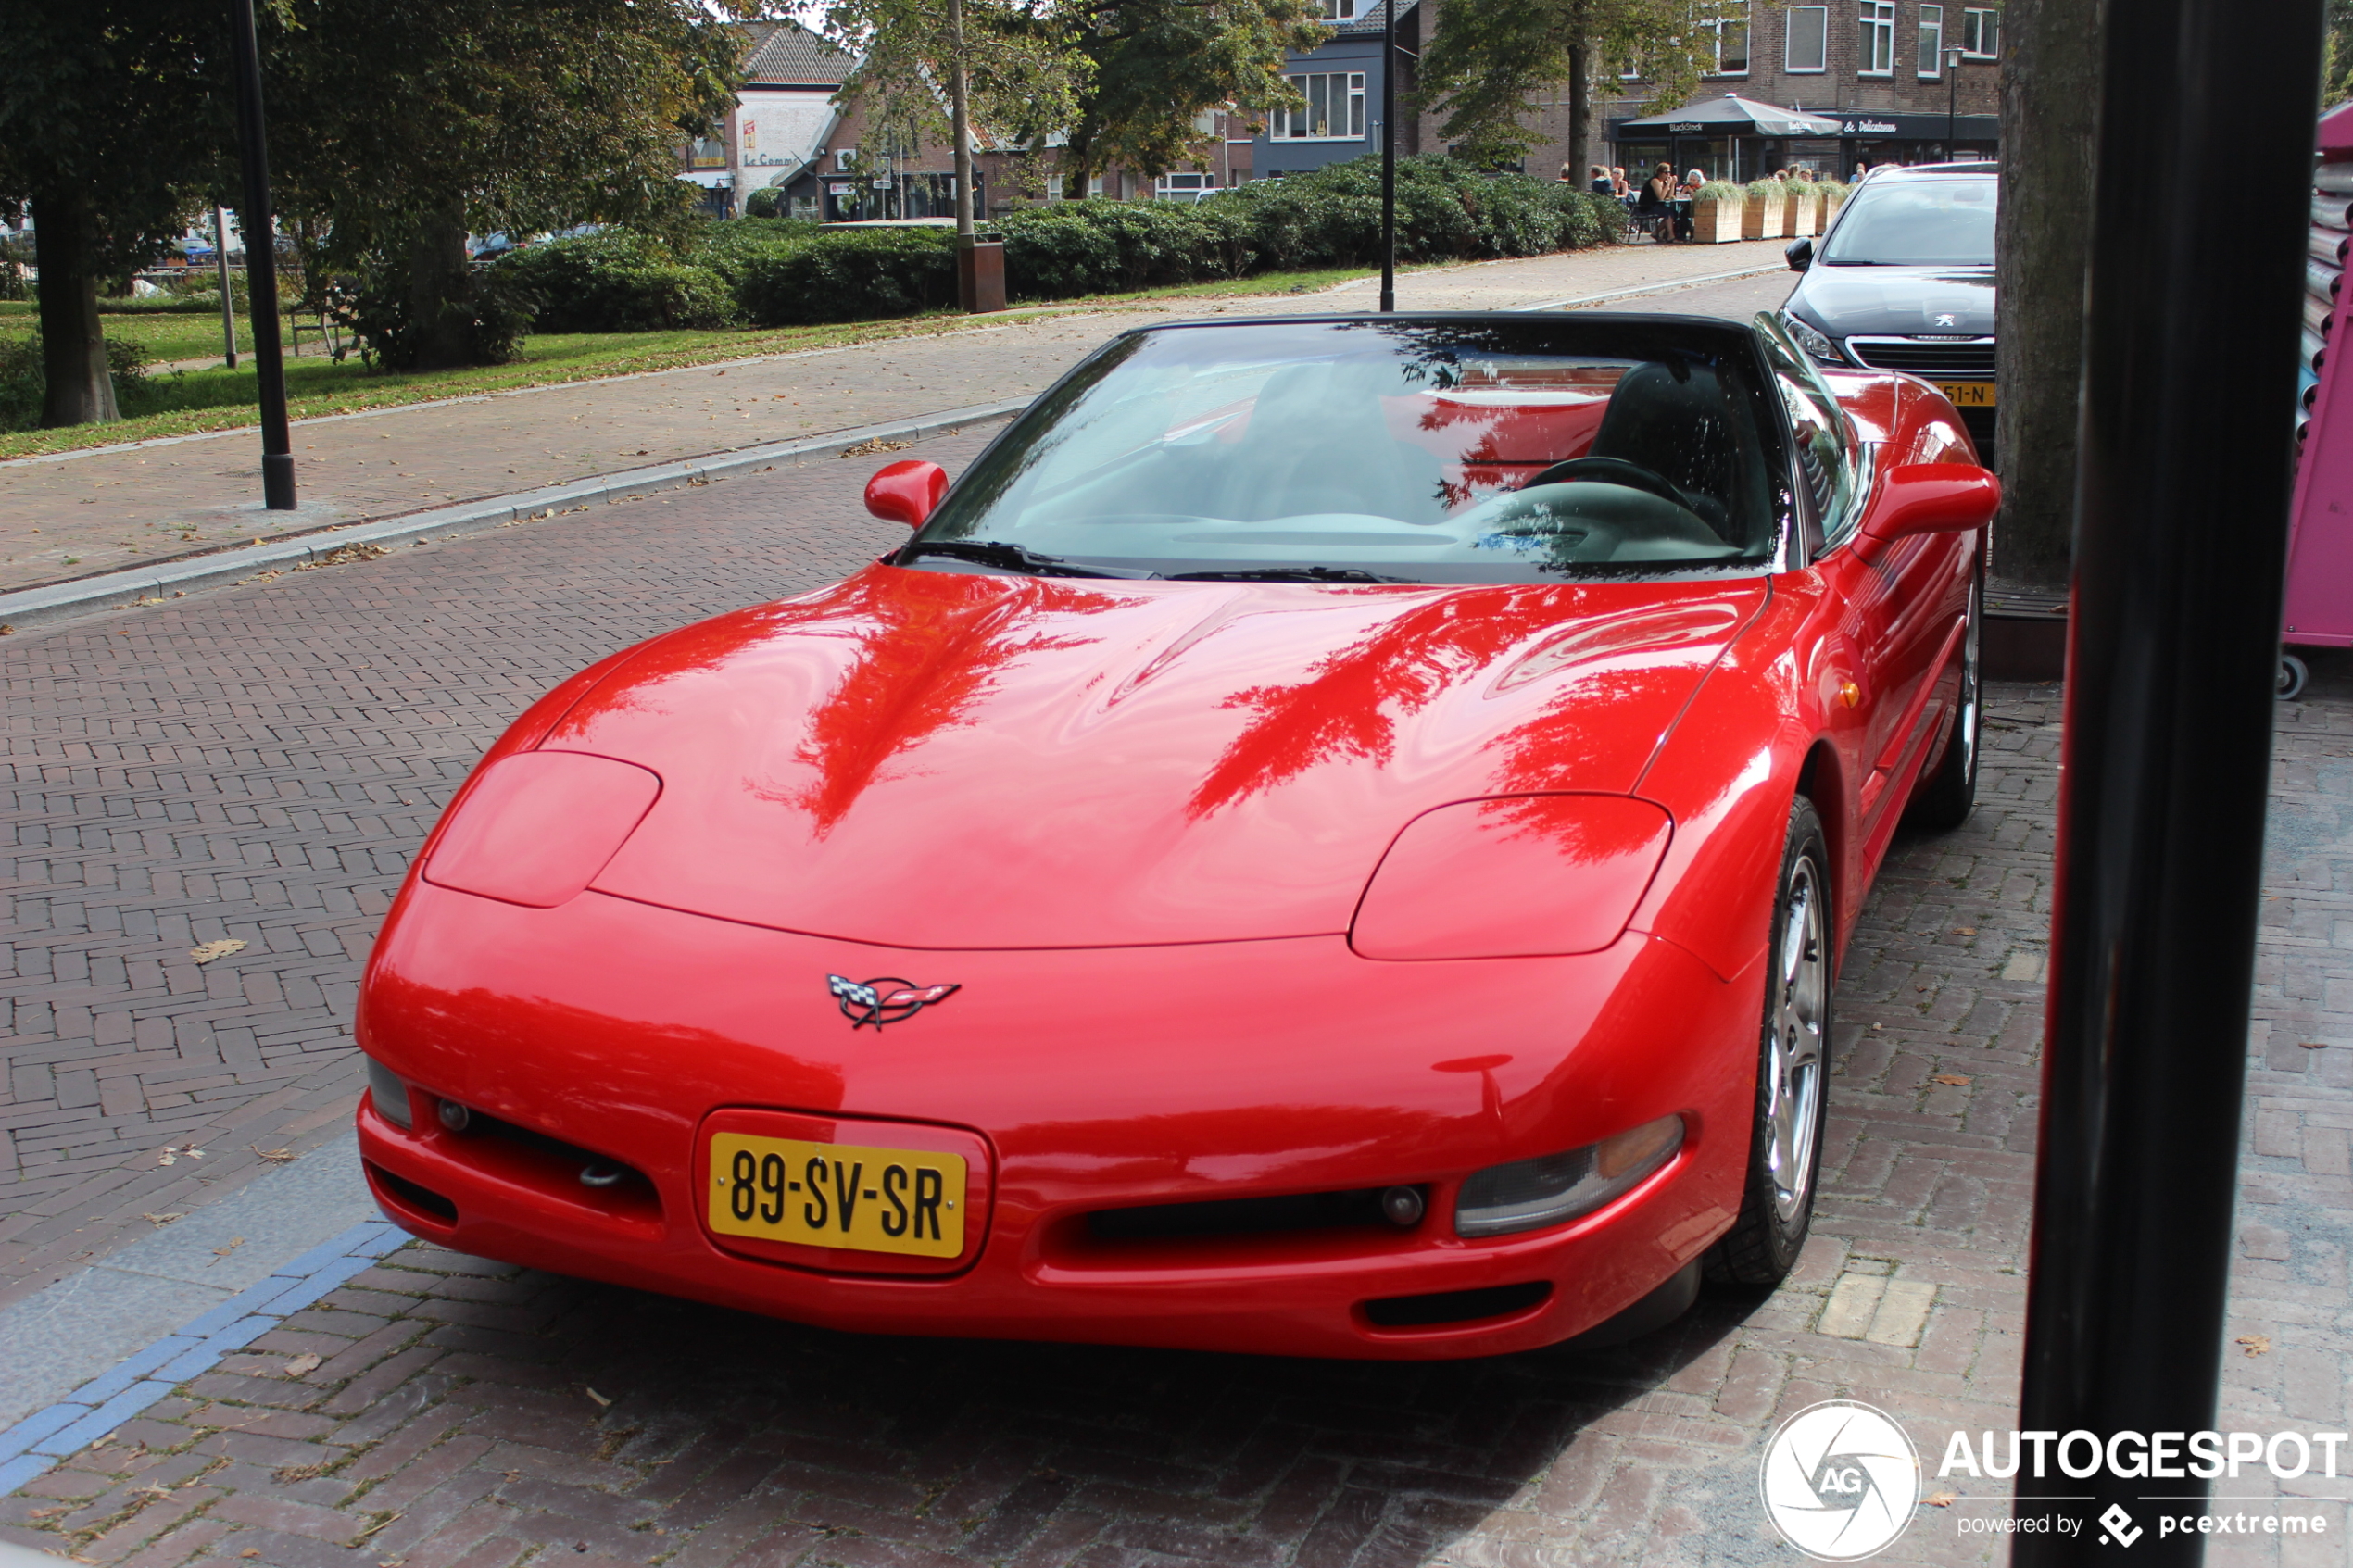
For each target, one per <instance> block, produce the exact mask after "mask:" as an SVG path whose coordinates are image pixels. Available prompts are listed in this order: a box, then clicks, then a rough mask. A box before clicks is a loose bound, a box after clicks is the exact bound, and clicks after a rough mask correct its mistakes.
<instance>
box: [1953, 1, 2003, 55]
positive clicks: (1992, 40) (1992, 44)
mask: <svg viewBox="0 0 2353 1568" xmlns="http://www.w3.org/2000/svg"><path fill="white" fill-rule="evenodd" d="M2001 52H2002V13H2001V12H1999V11H1990V10H1989V11H1981V10H1977V9H1974V8H1971V9H1969V10H1965V11H1963V12H1962V13H1961V53H1962V54H1964V55H1967V56H1969V58H1970V59H1972V60H1990V59H1992V58H1993V57H1994V56H1996V55H1998V54H2000V53H2001Z"/></svg>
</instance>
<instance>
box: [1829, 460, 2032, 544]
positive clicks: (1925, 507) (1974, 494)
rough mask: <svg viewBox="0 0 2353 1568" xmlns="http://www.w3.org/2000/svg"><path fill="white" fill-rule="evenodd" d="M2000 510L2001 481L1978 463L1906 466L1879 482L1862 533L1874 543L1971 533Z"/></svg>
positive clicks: (1891, 470)
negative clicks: (1876, 498)
mask: <svg viewBox="0 0 2353 1568" xmlns="http://www.w3.org/2000/svg"><path fill="white" fill-rule="evenodd" d="M2001 506H2002V482H2001V481H2000V480H1998V479H1996V478H1994V476H1993V475H1992V474H1991V473H1988V472H1987V471H1986V470H1983V469H1982V468H1978V467H1977V466H1975V465H1974V464H1970V463H1906V464H1904V465H1903V466H1902V467H1900V468H1894V469H1890V470H1888V472H1887V477H1886V478H1885V479H1884V480H1882V481H1881V488H1880V499H1879V503H1878V504H1877V505H1876V506H1874V507H1873V508H1871V511H1870V515H1869V517H1866V518H1865V519H1864V520H1863V527H1862V532H1863V533H1867V534H1869V536H1870V537H1872V538H1874V539H1905V538H1909V537H1910V536H1911V535H1913V534H1915V533H1971V532H1974V531H1975V530H1977V529H1980V528H1982V527H1984V526H1985V525H1986V524H1987V523H1989V522H1992V521H1994V513H1995V512H1996V511H1998V510H2000V509H2001Z"/></svg>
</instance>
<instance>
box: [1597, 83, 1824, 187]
mask: <svg viewBox="0 0 2353 1568" xmlns="http://www.w3.org/2000/svg"><path fill="white" fill-rule="evenodd" d="M1840 129H1841V127H1840V124H1839V122H1838V121H1837V120H1835V119H1831V118H1830V117H1829V116H1827V115H1818V114H1807V113H1806V112H1805V111H1803V110H1801V109H1784V108H1778V107H1775V106H1773V105H1771V104H1760V103H1758V102H1756V101H1755V99H1753V98H1743V97H1742V96H1741V95H1740V94H1737V93H1727V94H1724V95H1723V96H1722V97H1720V98H1710V99H1708V100H1707V101H1706V102H1705V103H1704V104H1686V105H1684V106H1683V107H1681V108H1680V109H1675V110H1672V111H1670V112H1668V113H1667V114H1654V115H1645V116H1643V117H1642V119H1629V120H1627V121H1625V122H1624V123H1623V124H1622V125H1621V126H1620V127H1619V133H1620V134H1627V133H1632V134H1635V135H1640V134H1641V133H1642V132H1651V133H1652V134H1654V135H1658V134H1664V135H1666V136H1667V137H1668V138H1669V139H1670V141H1671V140H1672V139H1674V138H1678V137H1683V136H1699V137H1705V138H1706V139H1708V140H1710V141H1713V140H1715V139H1716V138H1717V137H1719V136H1721V137H1725V138H1728V139H1729V138H1732V137H1739V136H1835V135H1837V134H1838V133H1839V131H1840ZM1734 145H1735V147H1736V148H1737V145H1738V144H1737V143H1735V144H1734ZM1739 161H1740V160H1739V157H1738V155H1737V152H1736V153H1735V156H1734V158H1733V166H1734V167H1733V174H1734V176H1735V177H1736V178H1737V177H1738V175H1739V172H1740V170H1739Z"/></svg>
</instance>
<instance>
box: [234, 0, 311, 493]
mask: <svg viewBox="0 0 2353 1568" xmlns="http://www.w3.org/2000/svg"><path fill="white" fill-rule="evenodd" d="M229 19H230V23H231V31H233V33H234V34H235V39H234V44H235V48H236V62H237V140H238V143H239V144H240V145H239V151H240V152H242V153H243V154H244V161H245V200H244V202H243V203H241V204H240V205H239V207H238V210H237V226H238V227H239V228H241V229H243V230H244V231H245V281H246V288H247V291H248V293H249V294H250V295H251V296H252V297H251V298H250V300H249V301H248V304H247V314H248V315H250V316H251V318H252V320H253V370H254V380H255V382H256V383H258V385H259V388H260V392H261V500H262V505H263V506H264V507H266V508H268V509H269V510H271V511H273V512H290V511H292V510H294V508H295V470H294V437H293V435H292V433H290V432H288V430H287V429H286V367H285V363H284V361H283V360H282V359H281V358H279V357H278V227H277V224H276V222H275V221H274V220H272V218H271V213H270V147H269V144H268V142H267V141H266V139H265V137H264V132H263V127H262V120H261V48H260V45H259V44H257V43H256V42H255V40H254V32H253V0H230V6H229Z"/></svg>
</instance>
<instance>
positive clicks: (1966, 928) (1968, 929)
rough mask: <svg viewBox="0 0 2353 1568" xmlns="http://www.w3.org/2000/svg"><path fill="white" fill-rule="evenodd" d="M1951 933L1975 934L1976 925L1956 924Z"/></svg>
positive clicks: (1961, 934)
mask: <svg viewBox="0 0 2353 1568" xmlns="http://www.w3.org/2000/svg"><path fill="white" fill-rule="evenodd" d="M1953 935H1956V936H1974V935H1977V927H1975V926H1973V925H1957V926H1955V927H1954V928H1953Z"/></svg>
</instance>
